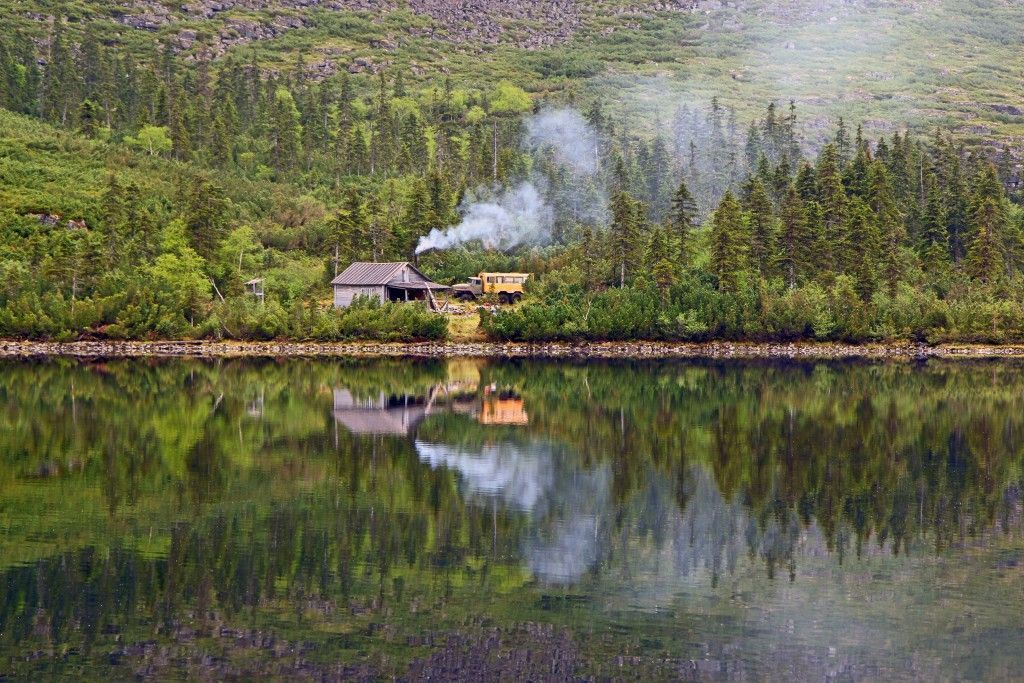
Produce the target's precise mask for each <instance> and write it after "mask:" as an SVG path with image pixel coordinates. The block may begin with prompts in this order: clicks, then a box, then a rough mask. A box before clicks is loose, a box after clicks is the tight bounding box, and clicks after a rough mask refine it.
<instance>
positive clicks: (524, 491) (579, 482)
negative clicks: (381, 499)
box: [416, 441, 611, 583]
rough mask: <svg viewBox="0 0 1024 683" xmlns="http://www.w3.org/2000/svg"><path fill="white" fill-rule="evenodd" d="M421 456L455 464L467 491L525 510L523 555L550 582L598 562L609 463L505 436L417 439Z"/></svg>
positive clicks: (560, 580) (432, 461) (567, 580)
mask: <svg viewBox="0 0 1024 683" xmlns="http://www.w3.org/2000/svg"><path fill="white" fill-rule="evenodd" d="M416 452H417V453H419V456H420V460H421V461H423V462H425V463H428V464H429V465H430V466H431V467H447V468H450V469H453V470H455V471H457V472H458V473H459V475H460V477H461V480H462V485H463V486H464V487H465V490H466V492H467V493H468V494H469V495H470V496H477V497H483V498H488V499H498V500H500V501H502V502H504V503H505V504H506V505H507V506H509V507H510V508H512V509H515V510H519V511H522V512H527V513H529V514H530V518H531V520H532V521H533V524H532V525H531V526H532V531H531V532H530V534H529V537H528V538H527V539H526V547H525V554H526V558H527V563H528V564H529V567H530V569H531V570H532V571H533V573H534V575H535V576H536V577H537V578H538V579H539V580H541V581H545V582H548V583H571V582H573V581H576V580H577V579H579V578H580V577H581V576H583V574H584V573H585V572H587V571H588V570H589V569H591V568H592V567H594V566H595V564H596V562H597V561H598V559H599V558H600V556H601V548H602V546H603V544H604V543H605V539H604V536H603V534H602V530H603V529H604V526H605V525H604V524H603V521H602V520H603V519H604V518H605V516H606V515H607V514H608V510H609V496H610V493H609V491H610V483H611V477H610V475H609V472H608V468H607V467H600V468H597V469H595V470H580V469H576V468H572V467H569V466H567V463H570V462H571V461H572V460H571V458H570V457H568V456H567V454H565V453H556V452H555V451H554V449H552V448H551V447H550V446H548V445H545V444H531V445H530V446H529V447H527V448H523V447H519V446H516V445H513V444H508V443H502V444H498V445H493V446H492V445H486V446H481V447H477V448H475V449H472V450H470V449H467V448H460V447H457V446H450V445H447V444H431V443H425V442H422V441H417V442H416Z"/></svg>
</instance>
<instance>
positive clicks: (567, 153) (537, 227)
mask: <svg viewBox="0 0 1024 683" xmlns="http://www.w3.org/2000/svg"><path fill="white" fill-rule="evenodd" d="M522 145H523V148H524V149H525V150H526V151H528V152H530V153H533V154H550V155H551V157H552V158H553V159H554V161H555V163H556V164H558V165H561V166H564V167H566V168H568V169H569V171H570V172H571V173H572V175H573V178H574V180H573V182H572V183H571V185H572V186H573V187H578V188H580V189H579V194H580V198H579V201H573V198H571V197H570V198H565V197H561V198H560V201H562V203H563V204H565V205H566V206H568V207H569V208H570V210H573V212H574V213H578V214H583V213H593V214H594V215H598V216H600V215H603V214H602V213H601V212H600V211H598V212H597V213H595V212H594V210H593V207H595V206H596V207H598V208H601V207H603V206H604V205H605V203H606V202H605V201H604V193H603V192H600V191H597V190H595V189H594V183H592V182H588V181H591V180H593V176H594V175H595V173H596V172H597V170H598V150H599V144H598V136H597V133H596V132H595V131H594V129H593V127H591V126H590V124H589V123H587V120H586V119H584V118H583V116H582V115H580V113H579V112H577V111H576V110H574V109H554V110H548V111H544V112H541V113H540V114H537V115H536V116H532V117H530V118H529V119H527V121H526V125H525V133H524V136H523V140H522ZM588 189H589V191H590V192H589V194H587V195H586V197H585V198H584V196H583V195H584V193H585V192H586V191H587V190H588ZM577 205H579V206H584V205H585V206H586V207H587V211H586V212H585V211H584V210H583V209H579V210H576V209H575V208H574V207H576V206H577ZM459 213H460V214H461V216H462V221H461V222H460V223H459V224H458V225H456V226H454V227H451V228H447V229H444V230H442V229H440V228H434V229H433V230H431V231H430V233H429V234H428V235H425V236H423V237H421V238H420V241H419V244H418V245H417V246H416V253H417V254H421V253H423V252H425V251H429V250H431V249H448V248H450V247H454V246H458V245H460V244H465V243H467V242H476V241H479V242H481V243H482V244H483V246H484V247H485V248H487V249H500V250H507V249H512V248H514V247H519V246H523V245H528V244H538V245H540V244H548V243H550V242H551V239H552V228H553V227H554V222H555V211H554V209H553V208H552V202H551V197H549V196H548V191H547V182H546V181H545V179H544V178H543V177H541V176H540V174H536V173H535V174H534V177H533V178H531V179H529V180H524V181H522V182H520V183H519V184H518V185H516V186H514V187H507V188H503V187H498V188H484V189H480V190H477V192H476V193H475V195H474V196H467V198H466V200H464V201H463V203H462V206H460V207H459Z"/></svg>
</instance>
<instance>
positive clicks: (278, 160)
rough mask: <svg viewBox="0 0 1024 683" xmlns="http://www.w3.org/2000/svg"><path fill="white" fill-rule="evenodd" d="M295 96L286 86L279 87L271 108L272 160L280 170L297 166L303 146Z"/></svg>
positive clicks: (283, 170)
mask: <svg viewBox="0 0 1024 683" xmlns="http://www.w3.org/2000/svg"><path fill="white" fill-rule="evenodd" d="M300 119H301V116H300V114H299V109H298V107H297V106H296V105H295V98H294V97H292V94H291V93H290V92H288V90H287V89H286V88H283V87H281V88H277V90H276V91H275V92H274V100H273V103H272V105H271V110H270V136H271V152H270V153H271V161H272V163H273V166H274V168H275V169H277V170H278V171H281V172H284V173H287V172H289V171H291V170H293V169H295V168H296V166H297V165H298V161H299V150H300V149H301V148H302V123H301V120H300Z"/></svg>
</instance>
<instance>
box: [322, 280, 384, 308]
mask: <svg viewBox="0 0 1024 683" xmlns="http://www.w3.org/2000/svg"><path fill="white" fill-rule="evenodd" d="M357 296H372V297H376V299H377V300H378V301H380V302H382V303H383V302H384V287H383V286H379V287H369V286H367V287H353V286H351V285H334V307H335V308H348V307H349V306H351V305H352V300H353V299H355V298H356V297H357Z"/></svg>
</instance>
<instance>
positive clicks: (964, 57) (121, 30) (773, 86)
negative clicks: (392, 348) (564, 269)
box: [0, 0, 1024, 141]
mask: <svg viewBox="0 0 1024 683" xmlns="http://www.w3.org/2000/svg"><path fill="white" fill-rule="evenodd" d="M12 2H13V0H0V13H2V14H4V15H5V16H11V17H13V18H14V21H13V22H12V23H14V24H15V25H20V26H22V27H24V28H26V29H28V30H32V31H35V32H37V33H38V32H40V31H41V30H42V28H43V26H42V25H41V24H40V23H39V22H34V21H32V20H30V19H28V18H26V17H25V15H24V10H23V9H18V10H15V6H14V5H12V4H10V3H12ZM51 4H52V3H49V2H48V1H46V0H35V2H34V3H33V5H34V6H36V7H38V8H39V10H40V11H41V12H46V11H50V10H52V8H51V7H50V5H51ZM622 4H623V3H621V2H617V1H615V0H605V1H604V2H599V3H592V4H588V5H587V6H586V8H585V9H584V10H583V23H582V25H581V27H580V28H579V30H578V31H577V33H576V35H575V37H574V38H573V40H572V41H570V42H569V43H566V44H563V45H560V46H555V47H552V48H548V49H545V50H540V51H533V52H530V51H525V50H521V49H518V48H515V47H512V46H510V45H508V44H504V45H498V46H485V45H475V44H453V43H449V42H445V41H441V40H431V39H428V38H417V37H413V36H411V35H409V32H408V29H409V28H410V27H413V26H415V27H423V26H428V25H430V20H429V19H428V18H426V17H423V16H420V15H414V14H413V13H412V12H410V11H407V10H401V11H397V12H393V13H382V14H380V15H378V16H374V15H371V14H368V13H338V12H330V11H326V10H321V9H312V10H303V11H300V10H281V11H280V12H277V13H279V14H292V15H295V14H296V13H299V14H301V15H302V16H303V17H304V18H305V19H306V20H307V21H308V24H309V26H308V28H305V29H298V30H292V31H288V32H286V33H284V34H282V35H281V36H280V37H278V38H275V39H272V40H265V41H259V42H253V43H248V44H244V45H239V46H236V47H234V48H232V50H231V52H230V53H231V54H236V55H237V56H239V57H240V58H242V59H245V60H246V61H248V60H255V61H257V62H258V63H260V64H261V65H262V66H264V67H265V68H267V69H278V70H281V69H287V68H291V66H292V65H293V64H294V63H295V59H296V55H297V54H299V53H302V54H303V55H305V59H306V61H307V63H316V62H318V61H321V60H323V59H330V60H331V61H333V62H335V63H336V64H337V65H338V66H339V67H340V68H344V67H345V66H346V65H347V64H348V63H350V62H351V60H352V59H354V58H356V57H370V58H372V59H374V60H376V61H378V62H387V61H390V62H393V63H395V64H399V65H410V64H412V63H415V64H416V65H418V66H419V67H421V68H422V75H421V76H420V77H419V78H420V79H421V80H422V81H424V82H429V81H432V80H433V81H434V82H435V83H436V80H435V79H436V78H437V77H438V75H439V74H442V73H445V72H448V73H450V74H451V76H452V78H453V80H454V81H455V82H456V83H458V84H461V85H464V86H469V87H474V86H475V87H484V86H486V85H488V84H490V83H493V82H495V81H498V80H502V79H508V80H512V81H515V82H518V83H522V84H524V85H526V86H528V87H530V88H531V89H533V90H535V91H537V92H539V93H543V92H561V91H565V90H571V91H581V90H583V89H584V87H581V86H583V85H584V83H586V86H587V87H596V88H598V90H599V91H603V92H613V93H614V94H615V97H613V98H611V104H612V106H613V107H616V106H619V107H624V108H626V109H629V110H632V111H634V112H637V113H642V114H644V115H645V118H644V119H643V120H655V121H656V120H658V119H657V118H654V119H651V118H650V116H649V114H651V113H657V114H659V115H661V117H662V118H666V117H667V115H668V113H669V112H670V111H671V110H672V109H674V108H675V106H676V105H677V104H678V103H679V102H681V101H696V102H706V101H707V100H708V99H710V97H711V96H713V95H720V96H722V97H723V99H724V100H725V101H727V102H729V103H734V104H736V105H737V106H738V107H740V109H741V110H743V111H744V113H752V112H753V111H755V110H759V109H760V108H761V107H762V106H763V103H764V102H766V101H768V100H770V99H773V98H774V99H779V100H788V99H790V98H794V99H796V100H797V102H798V103H799V104H800V105H801V112H802V113H803V115H804V117H805V120H807V122H808V123H809V125H810V127H811V129H812V131H814V130H824V129H825V128H826V127H829V126H830V122H829V120H828V119H829V118H830V117H834V116H836V115H838V114H842V115H846V116H847V117H848V118H850V119H852V120H857V121H860V120H865V121H867V122H868V128H869V129H870V130H872V131H874V132H877V131H882V130H888V129H889V128H890V127H891V126H892V125H896V126H904V125H912V126H916V127H921V128H933V127H935V126H942V127H951V128H954V129H956V130H958V131H959V132H960V133H961V134H962V135H964V136H965V137H967V138H970V139H972V140H974V141H979V140H981V141H985V140H1004V139H1007V138H1019V137H1022V136H1024V117H1021V116H1010V115H1006V114H1003V113H999V112H998V111H995V110H993V109H992V108H991V107H989V106H987V105H989V104H992V103H1006V104H1017V103H1020V102H1022V101H1024V84H1022V82H1021V80H1020V78H1019V74H1020V72H1021V69H1022V67H1024V56H1022V54H1021V53H1020V51H1019V49H1018V46H1019V44H1020V41H1021V38H1022V34H1024V5H1021V4H1020V3H1016V2H1012V1H1011V0H970V1H969V2H963V1H960V0H920V1H919V2H916V3H912V4H911V3H903V2H891V1H887V0H881V1H878V2H871V3H863V4H861V5H846V4H840V3H838V2H834V1H833V0H823V1H819V2H811V1H801V0H798V1H797V2H795V3H789V2H787V3H783V2H779V1H778V0H750V1H748V2H743V3H741V5H742V8H741V9H740V10H739V11H737V10H734V9H721V8H719V7H718V5H717V3H716V4H715V5H714V9H708V10H701V11H697V12H693V13H651V14H643V15H640V14H628V13H627V14H616V13H615V12H614V10H615V9H616V7H617V6H619V5H622ZM707 4H708V5H709V6H710V5H711V3H707ZM5 5H8V7H7V8H5V7H4V6H5ZM18 7H19V8H20V7H22V6H21V5H18ZM116 11H120V10H118V9H116V8H112V7H111V6H110V5H108V4H106V3H98V2H95V1H94V0H78V2H77V3H72V4H71V5H70V6H69V10H68V13H69V16H71V17H73V18H74V19H76V20H88V21H91V22H93V25H95V26H98V27H100V31H101V33H102V34H103V35H104V37H105V38H107V39H109V40H113V41H117V42H122V43H129V44H134V45H139V44H140V43H142V42H145V40H146V39H148V38H149V37H150V34H147V33H145V32H141V31H134V30H132V29H129V28H126V27H124V26H121V25H119V24H114V23H112V22H108V21H102V20H101V21H98V22H97V19H102V18H104V17H110V16H111V15H112V13H114V12H116ZM274 14H275V12H270V11H261V12H254V11H240V10H232V11H230V12H225V13H221V14H218V15H216V16H215V17H214V18H212V19H208V20H201V21H196V20H188V19H185V18H181V21H179V22H177V23H172V24H169V25H167V26H164V27H162V28H161V29H160V30H159V31H158V32H157V34H158V35H159V36H160V37H162V38H171V37H173V36H175V35H177V33H178V31H180V30H181V29H182V28H186V27H187V28H191V29H194V30H197V31H198V32H199V33H200V34H202V33H203V32H206V33H209V34H213V33H216V32H217V31H219V30H220V28H221V27H222V26H223V24H224V22H225V21H227V20H229V19H232V18H247V19H255V20H262V21H264V22H269V21H271V20H272V18H273V16H274ZM509 29H510V30H514V26H509ZM381 38H386V39H390V40H393V41H394V42H396V43H397V47H396V48H395V49H383V48H372V47H370V41H372V40H375V39H381ZM368 79H369V77H368V76H365V75H364V76H360V77H358V78H357V80H358V81H366V80H368ZM812 137H813V132H812Z"/></svg>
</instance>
